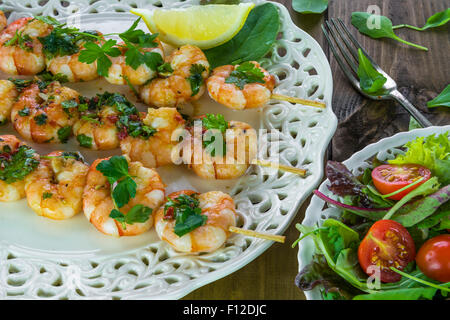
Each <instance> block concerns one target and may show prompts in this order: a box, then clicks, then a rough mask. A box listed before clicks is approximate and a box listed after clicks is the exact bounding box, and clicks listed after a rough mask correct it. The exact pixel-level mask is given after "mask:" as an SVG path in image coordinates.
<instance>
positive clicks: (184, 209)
mask: <svg viewBox="0 0 450 320" xmlns="http://www.w3.org/2000/svg"><path fill="white" fill-rule="evenodd" d="M199 205H200V202H199V201H198V199H197V196H196V195H191V196H189V195H186V194H182V195H179V196H178V197H177V198H175V199H170V198H168V199H167V202H166V204H165V206H164V215H165V218H169V217H168V213H169V212H171V214H173V218H175V227H174V232H175V234H176V235H177V236H179V237H182V236H184V235H185V234H187V233H189V232H191V231H193V230H195V229H197V228H198V227H201V226H203V225H205V223H206V221H207V219H208V217H207V216H205V215H202V214H201V213H202V209H201V208H200V207H199Z"/></svg>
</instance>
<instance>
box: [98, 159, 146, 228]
mask: <svg viewBox="0 0 450 320" xmlns="http://www.w3.org/2000/svg"><path fill="white" fill-rule="evenodd" d="M96 169H97V170H98V171H100V172H101V173H102V174H103V175H104V176H105V177H106V178H107V179H108V182H109V184H110V185H111V197H112V199H113V202H114V207H115V208H114V209H113V210H112V211H111V213H110V215H109V216H110V217H111V218H112V219H115V220H116V221H118V222H120V223H121V224H122V227H123V228H124V229H126V224H134V223H143V222H145V221H147V220H148V219H149V216H150V214H151V213H152V209H151V208H148V207H146V206H143V205H140V204H138V205H136V206H134V207H133V208H131V209H130V210H129V211H128V213H127V214H123V213H122V212H120V208H122V207H123V206H125V205H126V204H128V202H129V201H130V200H131V199H132V198H134V197H135V196H136V189H137V184H136V182H135V181H134V180H133V177H132V176H131V175H130V174H129V172H128V169H129V168H128V161H127V159H126V158H125V157H124V156H113V157H111V158H110V159H109V160H103V161H102V162H100V163H99V164H98V165H97V167H96Z"/></svg>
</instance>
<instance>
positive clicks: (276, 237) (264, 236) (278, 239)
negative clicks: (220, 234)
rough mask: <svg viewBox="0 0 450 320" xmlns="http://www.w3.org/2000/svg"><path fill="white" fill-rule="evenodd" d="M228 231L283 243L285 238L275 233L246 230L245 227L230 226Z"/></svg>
mask: <svg viewBox="0 0 450 320" xmlns="http://www.w3.org/2000/svg"><path fill="white" fill-rule="evenodd" d="M228 231H230V232H232V233H238V234H242V235H244V236H249V237H254V238H260V239H265V240H270V241H275V242H280V243H284V242H285V240H286V237H285V236H279V235H276V234H269V233H262V232H257V231H253V230H246V229H242V228H237V227H230V228H229V230H228Z"/></svg>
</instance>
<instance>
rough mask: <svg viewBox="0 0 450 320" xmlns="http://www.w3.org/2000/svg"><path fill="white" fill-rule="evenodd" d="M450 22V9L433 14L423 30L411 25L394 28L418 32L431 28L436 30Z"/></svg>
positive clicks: (395, 27)
mask: <svg viewBox="0 0 450 320" xmlns="http://www.w3.org/2000/svg"><path fill="white" fill-rule="evenodd" d="M449 21H450V8H447V9H445V10H444V11H440V12H438V13H435V14H433V15H432V16H431V17H429V18H428V20H427V22H426V23H425V25H424V26H423V27H422V28H419V27H415V26H411V25H409V24H401V25H398V26H394V27H393V28H394V29H399V28H410V29H414V30H417V31H424V30H427V29H430V28H436V27H440V26H443V25H444V24H446V23H447V22H449Z"/></svg>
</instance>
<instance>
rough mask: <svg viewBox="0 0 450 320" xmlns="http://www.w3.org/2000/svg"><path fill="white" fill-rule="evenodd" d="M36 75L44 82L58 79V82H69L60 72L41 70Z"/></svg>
mask: <svg viewBox="0 0 450 320" xmlns="http://www.w3.org/2000/svg"><path fill="white" fill-rule="evenodd" d="M38 76H39V77H40V78H41V79H42V81H45V82H53V81H58V82H59V83H66V82H69V78H68V77H67V76H66V75H65V74H62V73H57V74H52V73H51V72H49V71H43V72H41V73H39V74H38Z"/></svg>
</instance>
